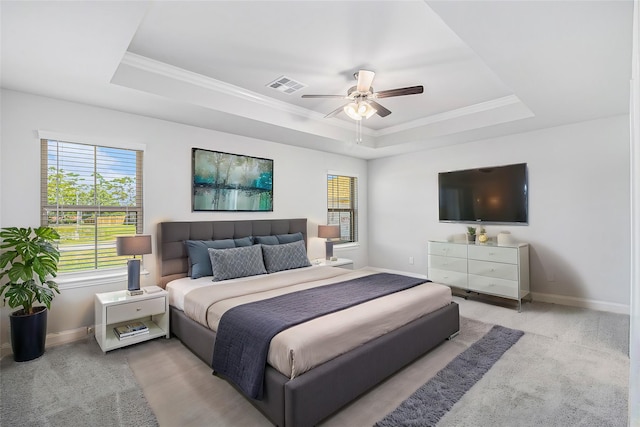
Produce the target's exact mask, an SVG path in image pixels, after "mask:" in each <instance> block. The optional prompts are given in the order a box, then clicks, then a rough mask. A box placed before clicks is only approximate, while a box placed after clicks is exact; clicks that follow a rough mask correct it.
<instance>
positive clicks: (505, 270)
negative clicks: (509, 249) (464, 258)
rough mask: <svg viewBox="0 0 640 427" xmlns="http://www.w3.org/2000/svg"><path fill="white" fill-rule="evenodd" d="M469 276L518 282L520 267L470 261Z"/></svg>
mask: <svg viewBox="0 0 640 427" xmlns="http://www.w3.org/2000/svg"><path fill="white" fill-rule="evenodd" d="M469 274H477V275H479V276H488V277H496V278H498V279H505V280H518V266H517V265H515V264H501V263H499V262H488V261H476V260H473V259H470V260H469Z"/></svg>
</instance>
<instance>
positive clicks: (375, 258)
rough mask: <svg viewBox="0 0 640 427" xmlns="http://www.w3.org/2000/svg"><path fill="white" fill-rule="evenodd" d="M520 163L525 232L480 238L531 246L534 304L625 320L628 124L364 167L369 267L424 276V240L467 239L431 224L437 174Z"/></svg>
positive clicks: (614, 122) (458, 228)
mask: <svg viewBox="0 0 640 427" xmlns="http://www.w3.org/2000/svg"><path fill="white" fill-rule="evenodd" d="M523 162H526V163H527V164H528V173H529V225H528V226H487V227H486V228H487V231H488V233H489V234H490V235H495V234H497V233H498V231H501V230H508V231H510V232H511V234H512V235H513V236H514V238H516V239H517V240H519V241H522V242H528V243H530V244H531V250H530V264H531V281H532V282H531V288H532V291H533V292H534V299H535V298H536V297H537V298H538V299H539V300H541V299H542V300H544V299H546V300H555V301H559V302H563V303H567V304H569V305H588V306H591V307H594V308H601V309H607V310H611V311H620V312H627V313H628V309H629V280H630V276H629V269H630V257H629V244H630V236H629V234H630V229H629V223H630V214H629V209H630V185H629V176H630V175H629V174H630V172H629V119H628V117H627V116H619V117H613V118H607V119H602V120H595V121H590V122H583V123H578V124H574V125H568V126H562V127H556V128H551V129H546V130H541V131H536V132H530V133H525V134H518V135H511V136H506V137H501V138H496V139H490V140H486V141H477V142H473V143H467V144H461V145H456V146H452V147H448V148H441V149H436V150H430V151H424V152H420V153H412V154H410V155H403V156H397V157H392V158H386V159H378V160H373V161H371V162H370V164H369V189H370V193H369V210H368V211H369V227H370V229H369V254H370V255H369V263H370V264H371V265H375V266H379V267H384V268H389V269H395V270H404V271H411V272H415V273H421V274H426V273H427V241H428V240H430V239H434V240H437V239H447V238H448V237H449V236H450V235H453V234H457V233H464V232H465V231H466V230H465V224H449V223H439V222H438V172H443V171H450V170H457V169H467V168H477V167H481V166H496V165H504V164H511V163H523ZM409 257H414V258H415V265H409V263H408V259H409ZM585 302H588V304H584V303H585Z"/></svg>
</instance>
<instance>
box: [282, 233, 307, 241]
mask: <svg viewBox="0 0 640 427" xmlns="http://www.w3.org/2000/svg"><path fill="white" fill-rule="evenodd" d="M276 238H277V239H278V242H279V243H292V242H297V241H298V240H304V238H303V237H302V233H300V232H297V233H292V234H278V235H276Z"/></svg>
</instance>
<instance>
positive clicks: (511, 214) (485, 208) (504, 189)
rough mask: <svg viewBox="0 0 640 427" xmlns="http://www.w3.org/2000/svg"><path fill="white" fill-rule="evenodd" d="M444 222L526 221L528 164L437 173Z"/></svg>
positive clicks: (527, 220) (441, 216) (522, 222)
mask: <svg viewBox="0 0 640 427" xmlns="http://www.w3.org/2000/svg"><path fill="white" fill-rule="evenodd" d="M438 195H439V202H440V221H441V222H478V221H481V222H482V223H502V224H504V223H512V224H514V223H515V224H527V223H528V222H529V215H528V184H527V164H526V163H519V164H515V165H506V166H493V167H484V168H478V169H467V170H460V171H453V172H441V173H439V174H438Z"/></svg>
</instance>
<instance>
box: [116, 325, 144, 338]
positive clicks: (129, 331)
mask: <svg viewBox="0 0 640 427" xmlns="http://www.w3.org/2000/svg"><path fill="white" fill-rule="evenodd" d="M113 331H114V332H115V333H116V336H117V337H118V339H123V338H131V337H135V336H138V335H142V334H148V333H149V328H148V327H147V325H145V324H144V323H142V322H133V323H129V324H127V325H122V326H117V327H115V328H113Z"/></svg>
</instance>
